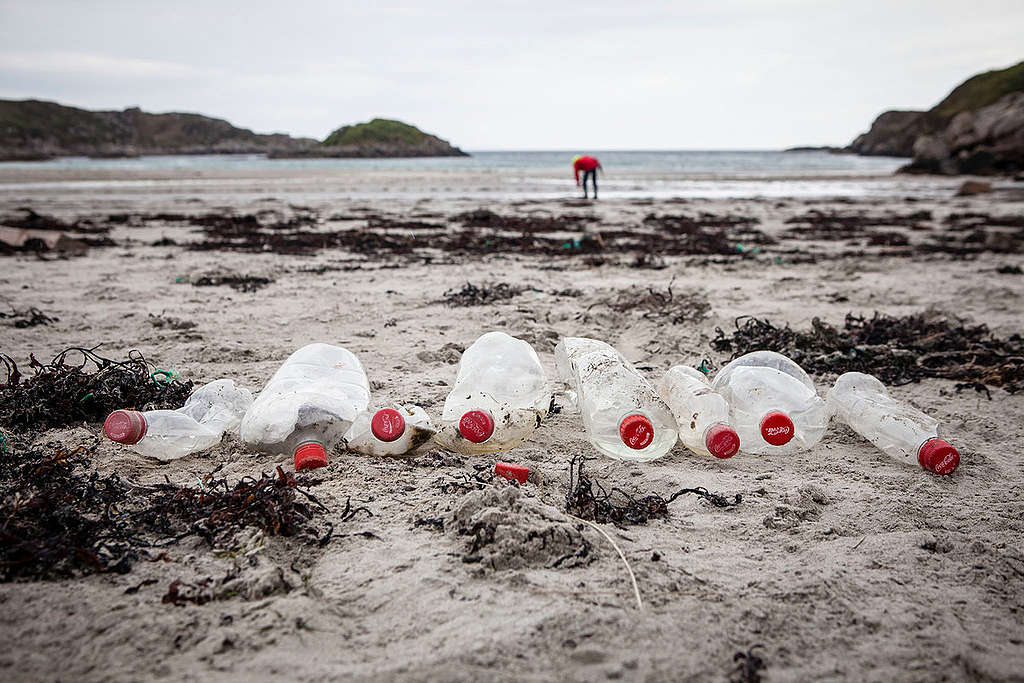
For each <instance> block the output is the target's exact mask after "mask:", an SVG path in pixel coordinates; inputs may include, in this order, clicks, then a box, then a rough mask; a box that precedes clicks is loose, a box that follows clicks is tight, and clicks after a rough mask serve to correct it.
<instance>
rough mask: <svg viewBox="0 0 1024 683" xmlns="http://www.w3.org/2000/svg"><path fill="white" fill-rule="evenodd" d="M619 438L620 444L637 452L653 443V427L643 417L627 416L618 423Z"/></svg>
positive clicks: (636, 415) (637, 415)
mask: <svg viewBox="0 0 1024 683" xmlns="http://www.w3.org/2000/svg"><path fill="white" fill-rule="evenodd" d="M619 437H620V438H621V439H622V443H624V444H626V445H627V446H629V447H630V448H632V449H635V450H638V451H639V450H641V449H644V448H647V447H648V446H650V445H651V442H652V441H654V425H652V424H651V421H650V420H648V419H647V418H646V417H645V416H643V415H639V414H635V415H627V416H626V417H624V418H622V422H620V423H619Z"/></svg>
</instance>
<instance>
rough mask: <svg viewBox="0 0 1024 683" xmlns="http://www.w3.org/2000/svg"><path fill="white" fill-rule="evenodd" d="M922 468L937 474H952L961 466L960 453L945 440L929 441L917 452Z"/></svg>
mask: <svg viewBox="0 0 1024 683" xmlns="http://www.w3.org/2000/svg"><path fill="white" fill-rule="evenodd" d="M917 461H918V462H919V463H921V467H923V468H925V469H926V470H928V471H929V472H934V473H935V474H952V473H953V470H955V469H956V468H957V467H959V466H960V452H959V451H957V450H956V449H955V448H953V446H952V444H950V443H949V442H948V441H946V440H945V439H928V440H927V441H925V442H924V443H923V444H921V448H920V450H918V451H917Z"/></svg>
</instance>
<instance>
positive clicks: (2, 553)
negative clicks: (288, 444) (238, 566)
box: [0, 447, 369, 581]
mask: <svg viewBox="0 0 1024 683" xmlns="http://www.w3.org/2000/svg"><path fill="white" fill-rule="evenodd" d="M88 465H89V459H88V457H87V453H86V451H85V449H84V448H83V447H79V448H77V449H75V450H73V451H70V452H65V451H60V450H58V451H56V452H53V453H52V454H51V455H48V456H44V455H43V454H42V453H41V452H40V451H37V450H29V451H19V450H17V449H11V450H3V451H0V472H2V474H3V478H2V479H0V581H12V580H15V579H19V578H23V579H33V580H40V579H55V578H64V577H70V576H80V575H84V574H92V573H97V572H117V573H125V572H128V571H130V570H131V567H132V564H133V563H134V562H135V561H137V560H138V559H139V558H141V557H145V556H148V555H149V553H150V549H152V548H154V547H159V546H165V545H168V544H170V543H174V542H176V541H178V540H180V539H181V538H184V537H185V536H189V535H192V534H195V535H198V536H199V537H201V538H203V539H204V540H206V541H207V542H208V543H209V544H210V545H211V546H217V545H220V544H225V543H228V542H229V541H230V540H231V539H232V537H233V536H234V535H235V534H236V533H238V532H239V531H241V530H242V529H244V528H246V527H255V528H257V529H260V530H262V531H263V532H264V533H265V534H267V535H282V536H290V537H296V538H300V539H302V540H304V541H305V542H307V543H310V544H314V545H318V546H323V545H326V544H327V543H328V542H329V541H330V538H331V534H332V531H333V527H332V526H331V524H330V523H325V524H324V527H325V528H322V529H321V528H319V527H318V526H317V525H316V524H315V523H314V522H315V519H316V518H317V517H318V516H319V515H320V514H322V513H323V512H326V511H327V508H326V507H325V506H324V505H323V504H322V503H320V501H319V500H317V498H316V497H315V496H313V495H312V494H311V493H309V492H308V491H307V490H305V489H304V488H302V487H305V486H308V485H310V484H311V483H315V482H313V481H311V480H310V479H308V478H296V477H295V476H294V475H292V474H290V473H287V472H284V471H283V470H281V468H278V470H277V473H276V475H268V474H261V475H260V477H259V478H254V477H246V478H244V479H242V480H241V481H239V482H238V483H236V484H235V485H234V486H230V485H228V483H227V482H226V481H225V480H224V479H218V478H216V476H215V475H216V473H217V470H214V472H211V473H210V474H208V475H206V476H205V477H204V478H203V480H202V484H201V485H200V486H198V487H188V486H178V485H176V484H171V483H166V484H158V485H155V486H138V485H134V484H131V483H129V482H127V481H125V480H124V479H122V478H121V477H119V476H118V475H116V474H111V475H107V476H102V477H101V476H100V475H99V474H97V473H96V472H92V471H89V470H88ZM358 512H365V513H367V514H369V510H367V509H366V508H362V507H360V508H352V507H351V506H350V505H349V504H347V503H346V509H345V511H344V512H343V513H342V515H341V521H346V520H348V519H351V518H352V517H353V516H354V515H355V514H356V513H358Z"/></svg>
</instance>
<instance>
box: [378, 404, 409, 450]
mask: <svg viewBox="0 0 1024 683" xmlns="http://www.w3.org/2000/svg"><path fill="white" fill-rule="evenodd" d="M370 431H371V432H373V435H374V436H375V437H377V438H378V439H380V440H381V441H386V442H389V441H394V440H395V439H398V438H400V437H401V436H402V434H405V418H404V417H402V414H401V413H400V412H398V411H397V410H395V409H394V408H381V409H380V410H378V411H377V412H376V413H374V414H373V419H372V420H370Z"/></svg>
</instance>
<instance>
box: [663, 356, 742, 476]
mask: <svg viewBox="0 0 1024 683" xmlns="http://www.w3.org/2000/svg"><path fill="white" fill-rule="evenodd" d="M658 393H659V394H661V398H662V399H663V400H664V401H665V403H667V404H668V407H669V409H670V410H671V411H672V415H673V416H674V417H675V418H676V424H677V425H678V427H679V441H680V442H681V443H682V444H683V445H684V446H686V447H687V448H689V449H690V450H691V451H693V452H694V453H698V454H701V455H713V456H715V457H716V458H731V457H732V456H734V455H736V451H738V450H739V447H740V437H739V434H737V433H736V430H735V429H733V428H732V427H731V426H730V425H729V403H728V402H727V401H726V400H725V398H724V397H723V396H722V395H721V394H719V393H718V392H716V391H715V390H714V389H712V388H711V383H710V382H708V378H707V376H706V375H705V374H704V373H703V372H701V371H700V370H697V369H696V368H691V367H689V366H687V365H676V366H673V367H672V368H670V369H669V371H668V372H666V373H665V376H664V377H662V378H661V382H660V383H659V384H658Z"/></svg>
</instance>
